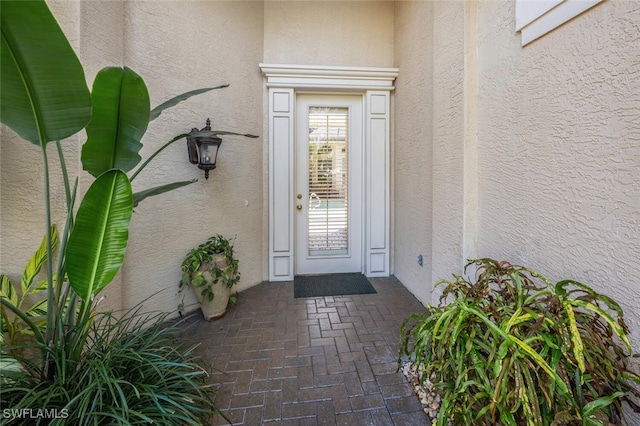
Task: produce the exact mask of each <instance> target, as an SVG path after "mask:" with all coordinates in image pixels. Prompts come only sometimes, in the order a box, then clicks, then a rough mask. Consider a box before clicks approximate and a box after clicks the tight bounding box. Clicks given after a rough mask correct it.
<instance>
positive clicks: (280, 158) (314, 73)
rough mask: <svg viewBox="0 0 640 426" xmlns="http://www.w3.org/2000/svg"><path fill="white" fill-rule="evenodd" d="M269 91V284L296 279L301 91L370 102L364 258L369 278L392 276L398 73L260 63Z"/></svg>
mask: <svg viewBox="0 0 640 426" xmlns="http://www.w3.org/2000/svg"><path fill="white" fill-rule="evenodd" d="M260 68H261V70H262V73H263V75H264V76H265V79H266V87H267V88H268V96H269V98H268V108H269V109H268V111H269V114H268V116H269V118H268V120H269V121H268V126H269V132H268V135H269V280H270V281H289V280H292V279H293V275H294V255H295V247H294V244H295V242H294V235H295V234H294V232H295V231H294V220H293V214H294V209H295V192H294V191H295V185H294V167H295V157H294V141H295V133H294V132H295V127H294V121H295V105H296V104H295V95H296V92H297V91H301V90H304V91H315V92H321V93H335V92H349V93H354V94H358V93H359V94H361V95H362V96H363V97H364V111H363V112H364V130H365V131H364V178H365V179H364V188H363V189H364V198H365V200H364V208H365V214H364V218H365V223H364V231H365V232H364V233H365V235H364V258H363V270H364V273H365V275H367V276H369V277H376V276H388V275H389V255H390V247H389V226H390V218H389V213H390V192H389V191H390V157H389V155H390V148H389V146H390V122H391V121H390V118H391V117H390V116H391V111H390V92H391V91H392V90H393V89H394V87H393V80H394V79H395V78H396V77H397V75H398V69H397V68H356V67H327V66H316V67H313V66H303V65H274V64H260Z"/></svg>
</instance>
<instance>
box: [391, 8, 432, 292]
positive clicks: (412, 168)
mask: <svg viewBox="0 0 640 426" xmlns="http://www.w3.org/2000/svg"><path fill="white" fill-rule="evenodd" d="M432 11H433V6H432V3H431V2H399V3H397V4H396V7H395V43H396V44H395V45H396V48H395V66H396V67H398V68H399V69H400V72H399V75H398V78H397V79H396V82H395V86H396V90H395V94H394V100H395V103H394V113H395V119H394V129H395V130H394V138H393V140H394V142H393V152H392V157H393V178H394V179H393V200H394V202H393V211H394V225H393V229H394V241H395V246H394V247H395V249H394V274H395V275H396V277H397V278H398V279H399V280H400V281H401V282H402V283H404V284H405V285H406V286H407V288H408V289H409V290H410V291H411V292H412V293H413V294H414V295H415V296H416V297H417V298H418V299H419V300H420V301H422V302H423V303H428V302H431V287H432V286H431V280H432V277H431V268H432V259H431V252H432V245H431V232H432V217H431V206H432V185H433V179H432V168H433V156H432V140H433V139H432V134H433V121H432V116H433V107H432V101H431V99H432V98H433V91H434V87H433V74H432V72H431V70H432V67H431V64H432V58H433V23H432ZM419 255H422V256H423V266H420V265H419V264H418V256H419Z"/></svg>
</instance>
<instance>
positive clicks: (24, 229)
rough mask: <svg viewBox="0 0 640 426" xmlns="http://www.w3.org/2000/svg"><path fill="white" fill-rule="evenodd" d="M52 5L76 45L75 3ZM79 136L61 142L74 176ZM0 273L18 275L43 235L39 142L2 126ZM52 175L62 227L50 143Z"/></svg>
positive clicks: (55, 212)
mask: <svg viewBox="0 0 640 426" xmlns="http://www.w3.org/2000/svg"><path fill="white" fill-rule="evenodd" d="M50 8H51V10H52V11H53V13H54V14H55V16H57V19H58V22H59V24H60V26H61V28H62V29H63V31H65V33H66V34H67V38H68V39H69V42H70V43H71V45H72V46H73V47H74V48H75V49H78V46H79V38H80V37H79V25H78V22H79V16H80V8H79V3H75V2H65V1H56V2H52V3H51V4H50ZM81 137H82V136H74V137H71V138H69V139H68V140H65V141H63V142H62V146H63V151H64V153H65V156H66V158H67V160H69V159H71V161H70V164H67V167H68V168H69V169H70V170H69V174H70V176H71V179H73V178H74V177H75V176H76V174H77V170H76V169H75V162H74V160H73V158H74V157H77V153H78V144H79V141H80V140H81ZM0 140H1V143H0V273H3V274H6V275H8V276H9V278H10V279H11V280H12V281H13V282H19V280H20V276H21V275H22V272H23V270H24V267H25V266H26V264H27V262H28V260H29V258H31V256H32V255H33V253H34V252H35V251H36V250H37V249H38V247H39V245H40V242H41V241H42V238H43V237H44V235H45V231H46V228H45V214H44V205H45V202H44V192H43V190H42V188H43V182H44V175H43V168H42V154H41V150H40V148H39V147H38V146H36V145H33V144H31V143H29V142H26V141H24V140H22V139H21V138H20V137H18V136H17V135H16V134H15V133H14V132H13V131H12V130H10V129H9V128H7V127H5V126H0ZM47 156H48V158H49V167H50V179H51V186H52V193H53V196H52V197H51V206H52V223H54V224H57V225H58V226H59V227H61V226H62V225H61V224H63V223H64V219H65V211H66V210H65V199H64V186H63V181H62V174H61V173H60V163H59V161H58V155H57V151H56V147H55V145H54V144H52V143H50V144H48V147H47Z"/></svg>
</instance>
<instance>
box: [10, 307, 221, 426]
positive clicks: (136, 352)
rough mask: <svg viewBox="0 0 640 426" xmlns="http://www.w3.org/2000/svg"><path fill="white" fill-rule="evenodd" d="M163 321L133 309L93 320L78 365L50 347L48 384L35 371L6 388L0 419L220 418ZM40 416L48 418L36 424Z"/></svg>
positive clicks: (193, 362) (210, 393) (195, 362)
mask: <svg viewBox="0 0 640 426" xmlns="http://www.w3.org/2000/svg"><path fill="white" fill-rule="evenodd" d="M165 319H166V314H148V313H147V314H142V313H140V312H139V310H138V309H136V310H132V311H128V312H126V313H125V314H124V315H123V316H122V317H119V315H118V314H114V313H99V314H96V317H95V320H94V321H93V323H92V324H91V331H90V335H89V337H88V340H87V351H86V352H85V353H84V355H83V356H82V357H81V358H80V360H79V361H77V362H76V361H74V360H71V359H69V358H67V357H65V353H64V351H61V350H59V349H58V348H55V347H52V348H50V349H49V351H50V357H51V358H52V359H53V360H54V362H55V365H56V372H57V374H56V375H55V377H54V378H53V379H52V380H46V379H45V378H43V377H41V375H39V374H38V371H39V370H38V369H33V370H31V371H28V372H24V373H23V374H20V375H18V376H16V377H14V378H13V379H11V380H7V381H5V383H4V384H3V386H2V389H0V400H1V402H2V407H3V409H4V410H3V412H2V415H3V417H4V418H5V419H7V420H8V419H11V418H13V417H14V415H13V414H11V413H16V415H15V418H13V420H12V421H11V422H10V423H9V424H12V425H13V424H16V425H32V424H52V425H53V424H59V425H110V424H149V423H154V424H161V425H201V424H208V421H209V420H210V418H211V417H212V416H215V415H218V414H220V412H219V410H218V409H217V408H216V406H215V403H214V397H215V389H214V388H213V387H212V385H211V384H208V383H207V378H208V374H207V372H206V370H204V369H203V368H202V366H201V365H200V364H199V359H198V358H197V357H196V356H195V354H194V353H193V349H194V347H190V348H188V347H185V345H184V344H183V343H181V342H180V340H178V339H177V338H176V337H175V336H174V331H176V325H168V324H167V323H166V322H165ZM177 324H178V325H179V324H180V323H177ZM70 334H72V332H71V333H70ZM68 337H70V336H68ZM21 361H23V362H25V361H27V360H21ZM25 363H26V362H25ZM38 409H41V410H46V412H47V413H48V414H45V413H41V417H38V413H37V411H36V410H38ZM17 413H22V416H23V417H25V416H26V418H22V419H20V418H18V416H19V414H17ZM7 416H9V417H7ZM47 416H48V417H56V416H57V419H51V418H47Z"/></svg>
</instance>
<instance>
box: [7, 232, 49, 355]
mask: <svg viewBox="0 0 640 426" xmlns="http://www.w3.org/2000/svg"><path fill="white" fill-rule="evenodd" d="M51 238H52V244H53V247H54V249H55V246H56V245H57V243H58V233H57V230H56V228H55V226H54V227H53V229H52V230H51ZM46 244H47V240H46V238H43V240H42V242H41V243H40V247H39V248H38V250H37V251H36V252H35V253H34V254H33V256H31V259H29V262H28V263H27V266H26V267H25V269H24V272H23V273H22V277H21V279H20V283H19V284H18V283H12V282H11V280H10V279H9V277H8V276H6V275H4V274H0V299H5V300H6V301H7V302H8V303H11V304H12V305H13V306H15V307H16V308H18V309H19V310H20V312H22V313H23V314H24V315H25V316H26V317H27V318H29V319H30V320H31V321H33V323H34V324H35V325H36V326H38V327H39V328H40V329H44V326H45V321H46V315H47V301H46V299H43V298H41V297H40V298H38V295H39V294H41V293H42V292H44V291H45V290H46V289H47V280H46V279H44V280H39V281H36V278H37V276H38V274H39V273H40V270H41V269H42V265H44V263H45V262H46V260H47V247H46ZM54 279H55V277H54ZM0 316H1V317H2V328H1V330H2V332H3V333H5V335H6V338H5V340H4V343H5V344H8V345H15V344H19V343H22V342H23V341H24V337H26V336H31V337H32V336H33V331H31V329H30V328H29V327H28V326H27V324H26V323H25V322H24V321H23V320H22V318H21V316H18V315H15V314H13V312H12V311H10V310H8V309H5V307H4V305H3V304H0Z"/></svg>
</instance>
